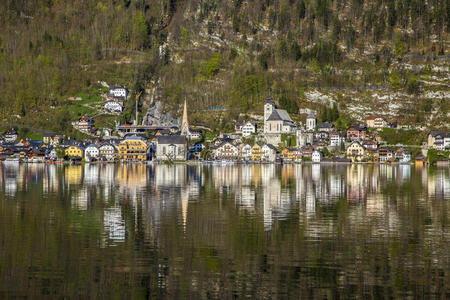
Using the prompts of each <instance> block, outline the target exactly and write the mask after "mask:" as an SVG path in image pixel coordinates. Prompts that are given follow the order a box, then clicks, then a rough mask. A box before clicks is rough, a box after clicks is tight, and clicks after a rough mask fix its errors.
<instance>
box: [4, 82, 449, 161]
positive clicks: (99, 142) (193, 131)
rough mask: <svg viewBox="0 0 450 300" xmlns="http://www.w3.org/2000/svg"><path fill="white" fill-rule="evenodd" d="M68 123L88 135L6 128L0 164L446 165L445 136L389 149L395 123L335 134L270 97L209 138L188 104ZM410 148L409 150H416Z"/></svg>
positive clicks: (114, 92)
mask: <svg viewBox="0 0 450 300" xmlns="http://www.w3.org/2000/svg"><path fill="white" fill-rule="evenodd" d="M109 90H110V92H109V94H107V95H105V97H106V99H107V101H106V103H105V108H104V109H105V110H106V111H110V112H111V111H114V112H116V113H121V112H122V109H123V105H124V102H125V101H126V100H127V97H128V93H129V92H128V90H127V89H126V88H125V87H123V86H117V85H114V86H110V87H109ZM71 100H77V99H71ZM335 105H336V104H335ZM136 119H137V116H136ZM72 125H73V127H74V128H75V129H77V130H78V131H80V132H82V133H84V134H86V135H88V136H90V137H89V138H87V139H85V140H75V139H71V138H70V137H65V136H64V135H60V134H47V135H44V136H43V139H42V140H31V139H27V138H24V139H20V140H18V134H17V132H16V131H15V130H14V128H11V129H10V130H7V131H6V132H5V133H4V134H3V136H1V139H0V159H1V160H3V161H7V162H8V161H9V162H26V163H34V162H36V163H37V162H40V163H49V164H52V163H58V164H62V163H99V162H109V163H112V162H127V163H129V162H134V163H148V162H165V163H175V162H203V163H204V162H207V163H213V164H220V165H229V164H234V163H309V162H311V163H408V164H409V163H415V164H416V165H420V166H422V165H426V164H429V165H439V166H449V151H450V133H449V132H444V131H437V130H431V131H429V132H428V133H427V139H426V141H425V142H424V143H423V144H422V145H387V144H386V142H385V141H383V139H382V138H381V136H380V135H379V134H378V131H379V130H381V129H383V128H397V122H396V121H395V120H388V119H386V118H384V117H383V116H379V115H369V116H366V118H365V124H352V125H350V126H347V128H346V130H338V129H336V128H335V125H334V124H333V123H331V122H322V123H319V122H318V120H317V118H316V116H315V115H314V113H312V112H309V113H308V115H307V117H306V122H305V124H302V123H301V122H294V121H293V120H292V119H291V117H290V115H289V113H288V112H287V111H286V110H284V109H279V108H278V107H277V104H276V102H275V100H274V99H273V98H272V97H271V96H268V97H267V98H266V99H265V100H264V114H263V116H260V117H259V118H258V119H256V120H255V119H253V120H244V121H242V122H238V121H236V122H235V128H234V132H231V133H220V134H217V135H214V134H213V132H212V130H211V128H209V127H208V126H207V125H204V124H196V125H195V126H190V124H189V121H188V106H187V102H186V101H185V102H184V108H183V117H182V121H181V124H180V126H175V125H174V124H158V125H153V124H150V125H148V124H147V125H139V124H137V122H136V121H134V122H133V123H130V124H118V123H116V128H115V130H114V129H110V128H103V130H98V129H96V128H95V122H94V120H93V119H91V118H90V117H88V116H87V115H83V116H81V117H80V118H79V119H78V120H77V121H74V122H72ZM114 134H116V135H114ZM411 147H415V150H416V151H414V153H413V152H412V151H411ZM430 151H431V152H432V155H431V156H430ZM427 154H428V155H427Z"/></svg>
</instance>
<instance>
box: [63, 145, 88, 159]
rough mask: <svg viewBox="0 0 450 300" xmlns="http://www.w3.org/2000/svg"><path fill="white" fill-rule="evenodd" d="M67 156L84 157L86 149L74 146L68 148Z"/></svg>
mask: <svg viewBox="0 0 450 300" xmlns="http://www.w3.org/2000/svg"><path fill="white" fill-rule="evenodd" d="M65 154H66V156H69V157H83V154H84V149H83V147H80V146H74V145H72V146H69V147H67V148H66V150H65Z"/></svg>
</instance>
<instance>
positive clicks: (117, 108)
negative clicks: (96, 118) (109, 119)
mask: <svg viewBox="0 0 450 300" xmlns="http://www.w3.org/2000/svg"><path fill="white" fill-rule="evenodd" d="M104 109H105V110H106V111H112V112H119V113H120V112H122V110H123V107H122V105H120V104H119V103H117V102H116V101H113V100H111V101H108V102H106V104H105V106H104Z"/></svg>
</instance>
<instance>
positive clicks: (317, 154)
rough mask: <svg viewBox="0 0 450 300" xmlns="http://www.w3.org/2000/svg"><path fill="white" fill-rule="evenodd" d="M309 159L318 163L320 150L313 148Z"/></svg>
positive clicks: (320, 157) (320, 155)
mask: <svg viewBox="0 0 450 300" xmlns="http://www.w3.org/2000/svg"><path fill="white" fill-rule="evenodd" d="M311 160H312V162H314V163H320V161H321V160H322V152H320V151H317V150H314V151H313V153H312V156H311Z"/></svg>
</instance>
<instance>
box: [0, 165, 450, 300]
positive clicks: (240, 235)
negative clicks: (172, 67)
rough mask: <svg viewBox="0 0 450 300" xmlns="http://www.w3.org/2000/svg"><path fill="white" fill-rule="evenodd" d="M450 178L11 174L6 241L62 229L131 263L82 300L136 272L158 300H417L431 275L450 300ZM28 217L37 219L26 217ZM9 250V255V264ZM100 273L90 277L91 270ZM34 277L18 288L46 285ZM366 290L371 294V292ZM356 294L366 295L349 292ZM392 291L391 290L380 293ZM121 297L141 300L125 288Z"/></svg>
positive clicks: (409, 174)
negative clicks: (236, 299)
mask: <svg viewBox="0 0 450 300" xmlns="http://www.w3.org/2000/svg"><path fill="white" fill-rule="evenodd" d="M449 174H450V172H449V169H448V168H442V169H439V168H437V169H426V168H420V169H416V168H415V167H414V166H411V165H398V166H391V165H348V166H347V165H329V166H324V165H318V164H314V165H303V166H302V165H282V166H280V165H242V166H226V167H212V166H202V165H175V166H166V165H132V164H130V165H113V164H104V165H102V164H99V165H89V164H86V165H83V166H79V165H78V166H65V167H64V166H55V165H42V164H28V165H19V164H14V163H9V164H7V163H4V164H1V165H0V188H1V194H2V196H1V198H0V209H1V210H0V212H1V213H2V215H8V216H9V217H8V218H7V219H5V220H8V221H5V220H4V221H3V223H2V227H1V230H2V232H7V230H9V229H11V228H9V226H10V225H11V226H13V225H14V224H16V225H14V226H13V227H12V228H13V229H11V230H12V231H14V230H16V229H17V228H16V227H15V226H18V224H20V225H21V226H25V225H27V224H28V223H27V222H31V220H34V222H35V224H40V225H39V226H40V227H39V228H49V229H48V230H49V231H48V234H49V236H48V237H47V239H49V238H50V239H52V237H53V235H55V236H54V239H55V240H54V243H56V245H58V247H63V246H62V245H61V244H64V243H66V242H67V241H68V239H72V241H71V242H70V243H71V244H72V246H73V247H75V248H77V247H81V245H83V246H82V247H81V248H80V249H79V250H80V251H81V252H83V249H86V248H89V249H91V250H90V251H94V252H89V255H90V256H89V257H91V256H93V257H97V254H95V253H96V252H95V251H99V252H98V257H101V256H102V255H106V257H108V255H109V253H110V252H105V251H110V250H107V249H110V248H111V249H112V248H117V249H120V252H118V251H119V250H116V251H115V253H116V254H115V255H117V256H119V257H121V258H122V259H121V261H120V263H117V261H116V260H111V261H110V265H102V266H98V261H97V262H95V261H91V260H90V259H88V262H89V261H90V262H91V263H94V264H95V265H97V268H100V269H99V270H100V271H99V272H103V271H105V272H106V270H109V271H112V272H113V274H116V275H112V277H111V278H110V279H109V280H111V282H109V281H105V282H103V283H97V284H98V286H97V285H96V286H95V287H94V288H93V292H92V293H94V294H92V293H91V294H89V295H88V294H83V293H82V294H77V293H75V294H72V295H78V296H80V295H81V296H96V295H98V294H95V293H96V292H95V291H96V288H99V289H100V288H104V287H105V286H109V285H114V282H115V281H114V280H119V279H120V278H121V276H122V275H117V274H125V273H126V274H131V273H132V274H134V276H137V278H140V279H139V280H141V281H142V280H144V281H145V280H149V282H148V283H147V285H148V287H149V288H150V287H151V288H152V291H151V295H153V296H161V295H165V296H167V295H168V294H166V293H171V294H170V295H172V296H173V295H178V296H180V295H182V294H178V293H182V292H181V286H182V285H183V286H185V288H184V293H185V294H183V295H185V296H191V297H197V296H199V297H202V298H203V297H204V295H205V294H204V293H205V291H206V292H207V294H208V295H209V296H211V297H213V298H214V297H221V296H224V297H229V296H236V295H247V296H252V297H262V298H265V297H269V298H270V297H272V296H277V295H278V296H280V295H281V296H283V295H284V296H287V295H289V296H300V297H301V296H303V297H308V298H309V297H319V298H323V297H328V296H330V295H332V294H334V295H335V294H336V293H338V294H341V295H342V296H349V295H352V296H361V297H364V296H369V295H370V296H374V295H378V296H380V295H390V296H395V295H396V296H401V295H403V296H404V295H411V294H415V293H416V290H414V289H413V286H414V285H419V286H422V287H423V288H425V287H426V286H427V285H428V286H430V283H429V282H428V281H427V280H428V279H427V277H428V276H430V274H440V275H439V276H438V278H435V279H436V281H435V282H434V283H433V284H431V285H432V286H433V287H434V289H431V288H430V289H429V290H427V291H425V292H424V293H425V294H427V295H431V294H433V295H443V294H442V293H444V294H445V292H444V291H445V288H444V283H445V282H446V280H447V282H448V280H449V279H450V275H449V271H448V269H447V270H446V271H443V269H442V266H445V265H447V266H448V262H449V260H450V254H449V252H448V250H446V246H445V245H447V246H448V242H449V241H450V233H449V229H450V227H449V226H450V225H449V215H450V205H449V202H450V175H449ZM19 213H20V214H22V215H25V216H26V215H29V216H30V218H31V220H29V221H25V220H23V219H17V218H15V217H13V216H14V215H17V214H19ZM8 222H9V223H8ZM28 225H30V224H28ZM34 226H36V225H34ZM49 226H50V227H49ZM55 226H56V228H59V231H60V232H63V233H62V235H63V236H62V237H58V238H57V237H56V232H54V231H53V229H51V228H55ZM0 233H1V232H0ZM12 234H13V232H11V234H10V235H12ZM34 234H36V235H38V236H39V235H41V234H42V232H41V231H35V232H34ZM7 235H8V234H6V233H5V236H7ZM74 235H75V237H77V238H76V239H75V240H73V239H74ZM82 237H84V242H83V243H82V244H81V240H83V238H82ZM4 238H5V237H4ZM10 238H13V236H10ZM78 238H80V239H81V240H80V244H77V242H76V241H77V239H78ZM13 239H14V238H13ZM17 242H18V243H19V242H21V243H22V242H24V241H21V240H20V239H19V240H18V241H17ZM24 243H25V244H26V243H28V242H24ZM35 246H36V245H34V246H33V247H35ZM130 246H132V247H130ZM33 247H32V246H31V245H30V249H31V248H33ZM37 247H38V249H37V251H39V248H40V246H39V245H38V246H37ZM42 247H43V248H41V250H42V251H44V250H43V249H44V245H42ZM411 247H412V248H411ZM430 247H433V248H432V249H433V251H432V250H431V248H430ZM95 249H105V250H103V251H101V252H100V250H95ZM10 251H12V250H9V249H8V248H7V247H6V246H2V247H0V254H8V253H9V252H10ZM22 251H24V252H25V254H24V253H22V255H25V257H26V256H27V255H31V254H29V253H27V252H26V247H25V250H22ZM45 251H47V250H45ZM49 251H52V250H49ZM55 251H56V250H55ZM111 251H112V250H111ZM101 253H102V254H101ZM61 255H63V256H64V255H67V256H69V257H68V259H75V258H74V257H72V255H75V254H70V253H69V254H65V253H62V254H61ZM111 255H112V254H111ZM98 257H97V259H99V258H98ZM78 259H79V258H78V257H77V258H76V259H75V260H78ZM92 259H94V258H92ZM103 259H106V258H102V259H101V260H103ZM88 262H86V261H83V262H82V263H81V267H79V268H87V269H89V268H90V267H89V266H88V265H86V264H87V263H88ZM61 263H62V262H61V261H56V262H55V265H58V264H61ZM0 266H1V264H0ZM83 266H84V267H83ZM24 267H25V266H24ZM10 268H13V267H12V266H10ZM380 268H381V269H380ZM10 270H12V269H10ZM393 270H394V271H393ZM397 271H398V272H400V271H401V273H396V272H397ZM441 271H442V272H444V273H439V272H441ZM1 272H2V271H0V273H1ZM152 272H153V273H152ZM330 272H331V273H330ZM393 272H394V273H395V274H394V273H393ZM26 273H27V272H26V271H24V273H23V274H22V273H21V272H18V273H17V274H15V275H14V276H13V277H14V278H15V280H25V281H27V282H30V281H33V278H31V277H29V274H26ZM155 274H157V275H155ZM146 276H149V277H148V278H147V277H146ZM153 276H156V279H155V278H154V277H153ZM286 276H288V277H289V276H290V277H289V278H290V279H286V278H287V277H286ZM330 276H331V277H333V278H332V279H331V278H330ZM386 276H387V277H386ZM399 276H400V277H399ZM145 278H147V279H145ZM150 278H153V279H150ZM258 278H259V279H258ZM283 278H285V280H283ZM386 278H387V279H386ZM399 278H401V280H402V281H401V283H400V284H399V282H398V280H399ZM74 280H75V281H77V280H78V281H79V280H82V279H80V278H76V279H74ZM129 280H131V279H129ZM136 280H137V279H136ZM280 280H281V281H280ZM383 280H384V282H383ZM386 280H387V281H386ZM141 281H138V280H137V281H136V282H134V281H133V282H128V283H127V284H129V285H131V286H140V283H139V282H141ZM307 282H309V283H308V284H307ZM311 282H312V283H313V284H312V285H311V284H310V283H311ZM361 282H363V285H367V286H370V287H371V288H369V289H368V290H362V287H361ZM0 283H1V284H3V286H7V285H8V282H6V281H4V280H2V279H0ZM244 283H245V284H244ZM55 284H56V283H55ZM59 284H61V283H59ZM348 285H353V286H355V287H358V288H355V290H348V291H347V290H343V289H342V288H343V287H345V286H348ZM0 286H1V285H0ZM321 286H326V287H323V288H320V287H321ZM382 286H389V289H388V290H386V291H385V292H383V293H381V294H378V292H377V290H376V289H377V287H382ZM59 287H60V286H59V285H58V284H56V286H55V287H54V288H55V289H57V290H58V291H60V290H59ZM263 287H264V288H263ZM266 287H267V289H266ZM269 287H272V288H269ZM61 288H62V287H61ZM439 289H440V290H439ZM7 290H8V289H7ZM0 292H1V290H0ZM222 293H224V294H222ZM330 293H331V294H330ZM0 294H1V293H0ZM38 294H39V293H38ZM14 295H18V296H24V295H25V296H26V295H28V296H29V295H31V294H27V293H26V292H24V293H16V294H14ZM34 295H36V294H34ZM56 295H70V293H69V294H65V293H64V292H62V290H61V293H60V292H57V293H56ZM118 295H120V296H122V297H125V296H129V294H128V292H127V291H126V289H124V290H120V291H119V292H118Z"/></svg>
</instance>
